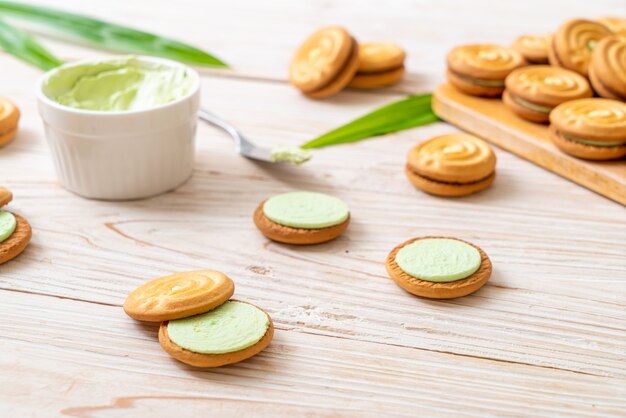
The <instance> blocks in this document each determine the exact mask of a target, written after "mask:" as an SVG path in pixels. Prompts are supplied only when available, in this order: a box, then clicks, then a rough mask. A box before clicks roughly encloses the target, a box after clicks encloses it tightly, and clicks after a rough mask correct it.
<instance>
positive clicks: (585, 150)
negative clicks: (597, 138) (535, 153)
mask: <svg viewBox="0 0 626 418" xmlns="http://www.w3.org/2000/svg"><path fill="white" fill-rule="evenodd" d="M549 131H550V139H552V142H553V143H554V145H556V146H557V148H559V149H560V150H561V151H563V152H564V153H566V154H569V155H572V156H574V157H578V158H583V159H585V160H595V161H608V160H617V159H619V158H622V157H625V156H626V144H624V145H618V146H611V147H607V146H604V147H599V146H594V145H589V144H583V143H580V142H576V141H572V140H570V139H567V138H565V137H564V136H563V133H562V132H561V131H559V130H558V129H557V128H556V127H555V126H554V125H550V129H549Z"/></svg>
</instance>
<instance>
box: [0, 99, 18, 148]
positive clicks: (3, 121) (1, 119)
mask: <svg viewBox="0 0 626 418" xmlns="http://www.w3.org/2000/svg"><path fill="white" fill-rule="evenodd" d="M19 120H20V111H19V109H18V108H17V106H15V104H14V103H13V102H11V101H10V100H9V99H6V98H4V97H0V147H1V146H3V145H6V144H8V143H9V142H11V141H12V140H13V138H15V134H16V133H17V124H18V122H19Z"/></svg>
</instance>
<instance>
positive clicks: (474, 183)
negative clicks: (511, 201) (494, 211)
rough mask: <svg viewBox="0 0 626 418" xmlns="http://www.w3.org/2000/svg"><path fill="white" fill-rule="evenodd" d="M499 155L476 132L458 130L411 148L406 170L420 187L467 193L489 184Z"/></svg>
mask: <svg viewBox="0 0 626 418" xmlns="http://www.w3.org/2000/svg"><path fill="white" fill-rule="evenodd" d="M495 167H496V156H495V154H494V153H493V151H492V149H491V147H490V146H489V145H488V144H487V143H486V142H485V141H483V140H482V139H480V138H478V137H475V136H473V135H469V134H464V133H456V134H448V135H441V136H437V137H434V138H431V139H429V140H427V141H424V142H422V143H420V144H418V145H416V146H415V147H413V148H412V149H411V150H410V151H409V155H408V158H407V164H406V167H405V173H406V175H407V177H408V179H409V181H411V183H413V185H414V186H416V187H417V188H419V189H421V190H423V191H425V192H427V193H430V194H434V195H439V196H465V195H468V194H472V193H476V192H478V191H480V190H483V189H485V188H487V187H489V186H490V185H491V184H492V183H493V181H494V179H495Z"/></svg>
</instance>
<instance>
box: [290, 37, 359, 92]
mask: <svg viewBox="0 0 626 418" xmlns="http://www.w3.org/2000/svg"><path fill="white" fill-rule="evenodd" d="M355 47H356V45H355V43H354V39H352V37H351V36H350V34H349V33H348V31H346V30H345V29H344V28H341V27H326V28H322V29H320V30H318V31H316V32H314V33H313V34H311V35H310V36H309V37H308V38H307V39H306V40H305V41H304V42H303V43H302V45H301V46H300V47H299V48H298V49H297V50H296V53H295V55H294V57H293V59H292V61H291V66H290V69H289V81H290V82H291V84H293V85H294V86H296V87H297V88H298V89H300V90H301V91H303V92H305V93H308V92H312V91H315V90H319V89H321V88H323V87H326V86H327V85H328V84H329V83H330V82H331V81H333V80H334V79H335V78H336V77H337V74H338V73H339V72H340V71H341V70H342V69H343V68H344V67H345V66H346V63H347V62H348V60H349V59H350V58H351V56H352V55H354V54H355V51H354V49H355ZM356 54H357V55H358V51H357V52H356Z"/></svg>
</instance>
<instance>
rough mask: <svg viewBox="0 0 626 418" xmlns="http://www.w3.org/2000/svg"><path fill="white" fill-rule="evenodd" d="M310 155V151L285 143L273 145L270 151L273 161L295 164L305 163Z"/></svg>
mask: <svg viewBox="0 0 626 418" xmlns="http://www.w3.org/2000/svg"><path fill="white" fill-rule="evenodd" d="M311 157H313V154H312V153H311V151H308V150H305V149H302V148H299V147H290V146H287V145H281V146H278V147H275V148H273V149H272V151H271V153H270V159H271V160H272V161H273V162H287V163H292V164H296V165H300V164H303V163H306V162H307V161H309V160H310V159H311Z"/></svg>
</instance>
